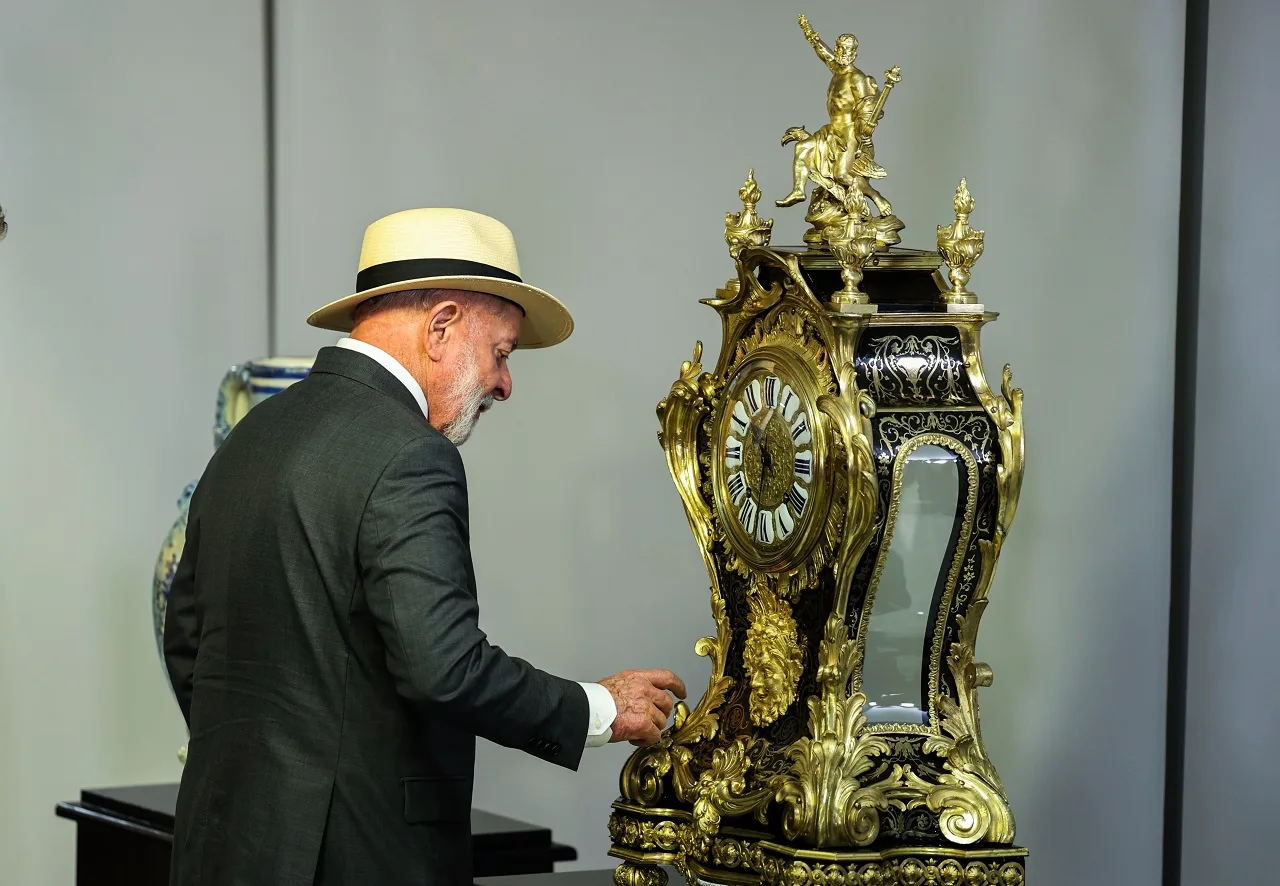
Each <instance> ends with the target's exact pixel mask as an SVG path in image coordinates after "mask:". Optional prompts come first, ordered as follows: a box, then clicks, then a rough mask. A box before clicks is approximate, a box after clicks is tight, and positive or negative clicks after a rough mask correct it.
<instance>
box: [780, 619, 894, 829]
mask: <svg viewBox="0 0 1280 886" xmlns="http://www.w3.org/2000/svg"><path fill="white" fill-rule="evenodd" d="M853 656H854V643H853V641H852V640H850V639H849V630H848V626H847V625H846V624H845V623H844V619H843V617H842V616H840V615H838V614H836V613H832V615H831V617H830V618H828V619H827V624H826V627H825V628H824V630H823V637H822V644H821V646H820V647H819V661H820V665H819V667H820V670H819V680H821V681H822V686H823V689H822V695H821V697H818V696H813V697H811V698H810V699H809V733H810V734H809V736H806V737H804V738H801V739H799V740H798V741H796V742H795V743H794V744H793V745H792V746H791V747H790V748H789V749H788V751H787V754H788V757H789V758H790V760H791V768H790V769H789V770H788V771H787V772H786V773H783V774H782V775H780V776H778V777H777V778H776V779H775V782H774V787H775V799H776V800H777V801H778V803H779V804H781V805H782V806H784V807H785V812H784V814H783V818H782V831H783V834H784V835H785V836H786V837H787V839H789V840H803V841H804V842H805V843H807V844H809V845H812V846H818V847H822V846H835V845H846V846H848V845H852V846H868V845H870V844H871V843H873V842H874V841H875V839H876V837H877V836H879V833H880V812H882V811H886V810H888V809H889V808H890V807H897V808H905V804H904V803H903V801H902V799H901V796H903V795H906V796H911V795H913V794H918V787H917V786H915V785H913V781H915V782H918V781H919V780H918V779H913V778H912V776H911V772H910V768H909V767H905V766H901V765H894V766H893V767H892V768H891V771H890V772H889V774H888V775H887V776H885V777H883V778H881V779H880V780H878V781H876V782H873V783H870V784H863V783H862V781H861V779H862V777H863V776H864V775H865V774H866V773H867V772H869V771H871V770H872V769H873V768H875V765H876V761H875V758H876V757H881V756H887V755H888V754H889V753H890V746H889V742H888V741H887V740H886V739H885V738H883V737H881V736H878V735H874V734H870V733H867V732H865V731H864V729H863V727H864V726H865V725H866V716H865V715H864V714H863V707H864V705H865V704H866V697H865V696H864V695H862V694H861V693H854V694H852V695H846V694H845V687H847V686H848V683H849V677H850V675H851V673H852V669H853Z"/></svg>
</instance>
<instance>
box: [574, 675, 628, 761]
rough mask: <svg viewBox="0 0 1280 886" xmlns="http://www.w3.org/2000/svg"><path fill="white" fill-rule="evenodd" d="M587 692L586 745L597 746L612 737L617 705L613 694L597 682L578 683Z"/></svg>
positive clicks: (605, 742) (606, 742)
mask: <svg viewBox="0 0 1280 886" xmlns="http://www.w3.org/2000/svg"><path fill="white" fill-rule="evenodd" d="M578 685H579V686H581V687H582V689H583V691H584V692H586V693H587V705H588V706H589V707H590V709H591V713H590V716H589V717H588V718H587V747H589V748H598V747H600V746H602V745H606V744H608V743H609V739H610V738H612V737H613V721H614V718H615V717H617V716H618V706H617V705H615V704H614V703H613V695H612V693H610V692H609V690H608V689H605V688H604V687H603V686H601V685H600V684H599V683H579V684H578Z"/></svg>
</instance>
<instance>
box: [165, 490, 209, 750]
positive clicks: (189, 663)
mask: <svg viewBox="0 0 1280 886" xmlns="http://www.w3.org/2000/svg"><path fill="white" fill-rule="evenodd" d="M198 493H199V487H197V491H196V494H193V495H192V497H191V501H190V502H189V504H188V509H187V536H186V541H185V542H183V545H182V556H181V557H180V558H179V559H178V566H177V568H176V569H175V570H174V573H173V583H172V584H171V585H170V586H169V602H168V605H167V606H166V607H165V616H164V664H165V668H166V670H168V672H169V685H171V686H172V687H173V694H174V696H175V697H176V698H177V699H178V707H179V708H181V710H182V718H183V719H184V720H185V721H186V722H187V728H190V727H191V691H192V678H193V676H194V674H195V667H196V651H197V648H198V646H199V639H200V621H199V617H198V616H197V614H196V560H197V558H198V557H199V555H200V517H199V513H198V511H197V508H196V499H197V495H198Z"/></svg>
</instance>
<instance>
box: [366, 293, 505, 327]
mask: <svg viewBox="0 0 1280 886" xmlns="http://www.w3.org/2000/svg"><path fill="white" fill-rule="evenodd" d="M442 301H456V302H457V303H458V304H460V305H462V306H463V307H464V308H479V309H481V310H484V311H487V312H488V313H490V314H493V315H494V316H497V315H499V314H501V313H502V312H503V310H504V309H505V308H506V306H507V304H509V302H507V301H505V300H503V299H501V298H498V297H497V296H493V295H488V294H486V293H483V292H471V291H469V290H463V289H405V290H401V291H400V292H388V293H386V294H385V295H375V296H374V297H373V298H371V299H369V300H368V301H364V302H361V303H360V304H359V305H358V306H357V307H356V310H355V318H354V319H355V320H356V321H357V322H359V321H361V320H363V319H364V318H365V317H368V316H370V315H371V314H374V313H376V312H378V311H382V310H386V309H390V308H414V309H416V310H419V311H429V310H431V309H432V308H434V307H435V306H436V305H438V304H440V302H442ZM468 313H469V312H468Z"/></svg>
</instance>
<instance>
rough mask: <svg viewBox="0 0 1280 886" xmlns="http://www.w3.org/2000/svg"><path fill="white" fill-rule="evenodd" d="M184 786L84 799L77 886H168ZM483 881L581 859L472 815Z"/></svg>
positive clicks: (522, 830)
mask: <svg viewBox="0 0 1280 886" xmlns="http://www.w3.org/2000/svg"><path fill="white" fill-rule="evenodd" d="M177 799H178V785H177V784H157V785H139V786H135V787H123V788H103V789H100V790H85V791H81V792H80V800H79V802H75V803H70V802H68V803H59V804H58V807H57V814H58V815H59V816H61V817H62V818H69V819H71V820H72V821H74V822H76V886H126V884H127V886H167V884H168V882H169V853H170V848H171V846H172V844H173V811H174V805H175V804H176V802H177ZM471 834H472V844H473V850H474V859H475V860H474V866H475V875H476V876H477V877H495V876H503V875H510V874H538V873H549V872H552V871H554V870H555V863H556V862H558V861H573V860H574V859H576V858H577V857H578V853H577V851H576V850H575V849H574V848H573V847H571V846H565V845H562V844H560V843H554V842H552V840H551V831H550V829H548V828H544V827H540V826H538V825H533V824H528V823H527V822H523V821H516V820H515V819H514V818H507V817H506V816H503V815H494V814H493V813H491V812H483V811H481V810H479V809H473V810H471Z"/></svg>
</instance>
